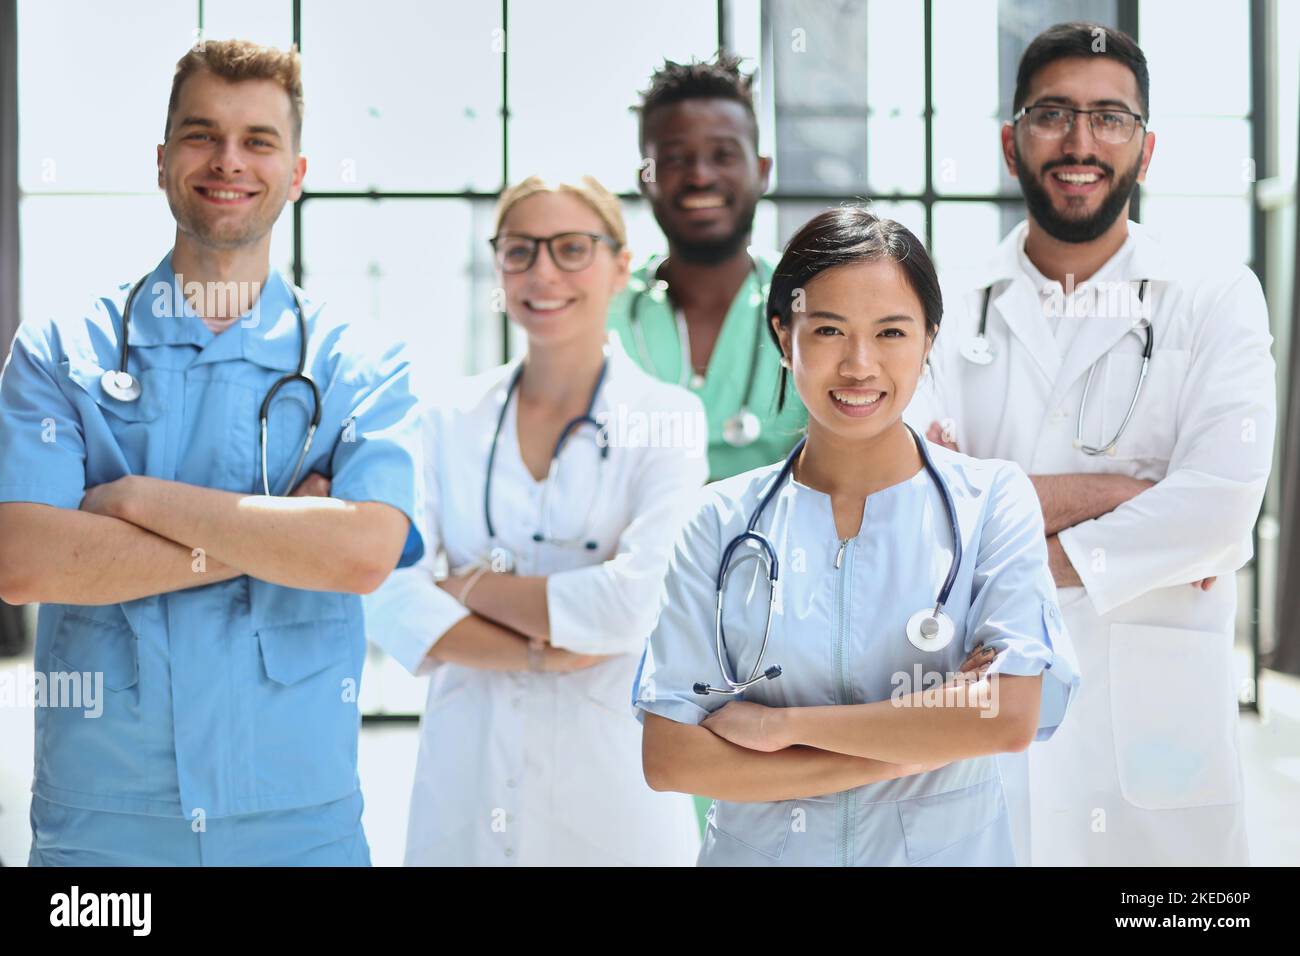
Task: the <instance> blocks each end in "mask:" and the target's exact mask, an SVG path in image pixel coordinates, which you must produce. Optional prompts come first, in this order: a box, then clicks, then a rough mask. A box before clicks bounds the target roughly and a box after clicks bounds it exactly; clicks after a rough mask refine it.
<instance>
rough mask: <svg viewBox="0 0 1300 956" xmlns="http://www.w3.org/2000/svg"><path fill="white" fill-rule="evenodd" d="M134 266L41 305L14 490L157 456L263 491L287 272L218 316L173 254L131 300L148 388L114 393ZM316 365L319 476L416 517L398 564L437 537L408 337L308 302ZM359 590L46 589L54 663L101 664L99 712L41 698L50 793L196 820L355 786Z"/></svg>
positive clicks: (300, 801)
mask: <svg viewBox="0 0 1300 956" xmlns="http://www.w3.org/2000/svg"><path fill="white" fill-rule="evenodd" d="M127 288H128V287H127V286H124V287H122V288H121V289H119V290H118V291H117V292H115V293H113V294H112V295H109V296H105V297H103V298H101V299H99V300H98V301H97V302H96V303H95V306H94V308H93V309H92V310H91V311H90V312H89V314H87V315H85V316H83V317H79V318H77V319H74V320H71V321H66V320H47V321H36V320H33V321H28V322H25V323H24V324H23V325H22V327H21V328H20V329H19V331H18V335H17V337H16V339H15V341H14V344H13V348H12V351H11V353H10V356H9V359H8V361H7V362H6V364H5V368H4V372H3V374H2V376H0V501H26V502H38V503H41V504H46V505H52V506H54V507H58V508H72V509H75V508H77V507H78V504H79V503H80V501H81V499H82V497H83V495H84V493H85V491H86V489H87V488H90V487H92V486H94V485H98V484H102V483H104V482H108V481H112V480H113V479H116V478H120V477H122V476H123V475H127V474H135V475H151V476H154V477H158V478H165V479H170V480H175V481H181V482H186V483H188V484H193V485H201V486H204V487H208V488H219V489H224V490H226V491H235V492H242V493H250V494H251V493H258V494H260V493H261V477H260V474H261V473H260V465H259V452H258V448H259V428H258V409H259V407H260V405H261V402H262V398H263V396H264V395H265V394H266V392H267V390H268V389H269V388H270V387H271V384H272V383H273V382H275V381H276V380H277V379H278V378H280V377H281V376H283V375H286V374H288V373H289V372H291V371H293V370H295V369H296V367H297V361H298V348H299V334H298V324H297V320H296V318H295V315H294V309H293V299H292V294H291V292H290V287H289V285H288V283H286V282H285V280H284V279H283V278H282V277H281V276H280V275H279V273H277V272H275V271H272V272H271V274H270V276H269V277H268V279H267V283H266V286H265V287H264V289H263V290H262V294H261V297H260V299H259V301H258V303H257V305H256V306H255V307H254V309H253V310H252V311H251V312H250V313H249V314H248V315H247V316H245V318H244V319H241V320H240V321H238V322H236V323H234V324H233V325H231V326H230V327H229V328H227V329H226V330H225V331H223V332H222V333H221V334H220V335H213V333H212V332H210V331H209V330H208V329H207V327H206V326H205V325H204V324H203V322H202V321H201V320H200V319H199V318H198V317H197V316H196V315H195V314H194V313H193V312H192V311H190V310H189V309H188V307H187V306H186V305H185V302H184V296H183V295H182V294H180V291H179V290H178V289H177V286H176V283H175V276H174V274H173V271H172V268H171V255H170V253H169V254H168V256H167V257H166V258H164V259H163V261H162V262H161V263H160V264H159V265H158V267H157V268H156V269H155V270H154V272H153V273H152V274H151V275H150V276H149V278H148V280H147V281H146V282H145V284H144V286H143V287H142V288H141V290H140V293H139V295H138V296H137V298H136V302H135V305H134V307H133V310H132V316H131V329H130V346H131V353H130V360H129V365H130V371H131V372H132V374H134V375H136V376H137V377H139V378H140V379H141V381H142V384H143V394H142V396H141V397H140V399H139V400H138V401H136V402H133V403H125V402H120V401H117V400H116V399H113V398H111V397H109V396H108V395H107V394H105V393H104V391H103V389H102V388H101V385H100V377H101V375H102V374H103V372H104V370H105V369H115V368H117V367H118V353H119V343H120V341H121V339H120V336H121V331H122V321H121V309H122V308H123V307H124V304H125V300H126V291H127ZM305 311H306V313H307V327H308V353H307V354H308V361H307V368H308V369H309V370H310V372H311V374H312V375H313V377H314V378H315V380H316V383H317V385H318V386H319V388H320V391H321V403H322V415H321V423H320V428H319V430H318V431H317V433H316V436H315V441H314V443H313V445H312V449H311V453H310V455H309V457H308V460H307V463H306V464H305V465H304V468H303V474H304V475H305V474H307V473H308V472H310V471H317V472H320V473H322V474H324V475H325V476H326V477H329V478H330V479H332V482H333V484H332V491H331V494H332V495H333V496H335V497H337V498H342V499H347V500H352V501H378V502H384V503H386V504H389V505H392V506H393V507H395V508H397V509H399V510H400V511H402V512H403V513H404V514H405V515H406V516H407V517H408V518H410V519H411V531H410V533H409V537H408V539H407V542H406V546H405V548H404V552H403V554H402V558H401V561H400V563H399V566H406V565H409V564H412V563H414V562H415V561H416V560H418V559H419V557H420V556H421V554H422V553H423V550H424V546H423V542H422V540H421V537H420V534H419V532H418V530H416V529H418V528H420V527H422V526H423V522H422V515H421V510H422V507H423V505H422V489H421V481H420V478H421V467H422V463H421V451H420V439H419V430H418V429H419V426H418V416H417V411H416V404H415V400H414V398H413V397H412V395H411V394H410V392H409V390H408V366H407V362H406V360H405V358H404V356H403V350H402V347H401V346H394V347H391V348H388V349H387V350H377V349H374V348H371V347H366V343H365V342H364V341H363V339H373V333H371V332H364V333H363V332H361V331H360V330H358V329H355V328H352V329H349V328H348V327H347V326H346V325H345V324H344V323H342V322H340V321H338V318H339V317H334V319H333V320H331V319H330V318H329V317H327V316H326V315H325V314H323V313H322V311H321V309H320V308H319V307H313V306H312V304H311V303H310V302H305ZM309 406H310V396H309V393H308V391H307V389H306V387H305V386H303V385H302V384H293V385H287V386H285V387H284V388H283V389H282V390H281V391H280V392H279V393H278V395H277V397H276V400H275V402H274V403H273V405H272V408H271V412H270V425H269V455H268V458H269V461H268V464H269V473H270V477H271V487H272V491H273V492H275V493H283V490H284V487H283V486H284V485H285V484H286V483H287V482H288V480H289V475H290V473H291V472H292V470H293V466H294V463H295V462H296V461H297V457H298V454H299V451H300V449H301V445H302V441H303V438H304V435H305V431H306V425H307V420H308V415H309V411H308V410H309ZM364 653H365V636H364V631H363V628H362V616H361V599H360V597H359V596H357V595H351V594H339V593H329V592H321V591H305V590H298V589H295V588H288V587H281V586H278V585H275V584H268V583H267V582H265V581H260V580H254V579H252V578H249V577H239V578H235V579H233V580H230V581H225V582H221V583H216V584H210V585H206V586H203V587H197V588H192V589H189V590H184V591H176V592H173V593H170V594H162V595H158V596H155V597H148V598H142V599H140V600H135V601H127V602H124V603H121V604H111V605H106V606H97V607H86V606H72V605H66V604H45V605H43V606H42V607H41V609H40V617H39V626H38V632H37V638H36V669H37V671H38V672H45V673H50V672H60V671H78V672H101V673H102V674H103V682H104V688H105V690H104V701H103V713H102V716H99V717H88V716H85V714H84V712H83V710H82V709H73V708H53V707H40V708H37V713H36V759H35V779H34V782H33V787H32V790H33V793H34V794H36V795H38V796H40V797H43V798H45V799H46V800H49V801H52V802H54V803H58V804H63V805H66V806H71V807H79V808H83V809H88V810H105V811H122V812H130V813H141V814H154V815H162V816H173V817H174V816H183V817H186V818H192V819H194V820H197V819H199V815H200V812H201V815H202V816H203V817H204V818H220V817H226V816H230V815H234V814H248V813H259V812H265V811H272V810H285V809H289V808H294V807H307V806H319V805H321V804H325V803H328V802H331V801H337V800H339V799H341V798H343V797H346V796H348V795H350V794H353V793H355V792H356V791H357V789H358V779H357V729H358V725H359V714H358V709H357V703H356V701H357V693H358V690H359V682H360V676H361V666H362V659H363V657H364Z"/></svg>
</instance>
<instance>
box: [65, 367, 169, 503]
mask: <svg viewBox="0 0 1300 956" xmlns="http://www.w3.org/2000/svg"><path fill="white" fill-rule="evenodd" d="M104 371H105V369H104V368H102V367H101V366H99V365H96V364H93V363H90V362H86V361H83V360H80V359H69V360H67V361H65V362H64V363H62V364H61V365H60V372H61V373H62V374H61V375H60V379H59V385H60V387H61V388H62V389H63V390H64V392H65V393H66V394H67V395H68V397H69V398H70V399H71V400H72V402H73V404H74V405H75V406H76V407H77V410H78V412H79V413H80V416H81V426H82V432H83V434H84V436H85V446H86V483H87V484H88V485H96V484H102V483H103V482H106V481H113V480H114V479H117V478H121V477H122V476H123V475H127V474H133V475H148V474H152V475H162V474H164V469H163V458H164V452H165V447H166V435H165V433H164V429H162V428H161V422H160V421H159V419H160V417H161V416H162V413H163V410H164V409H165V408H166V407H167V403H168V396H169V393H170V390H171V377H172V375H171V373H170V372H169V371H168V370H166V369H158V368H149V369H144V370H143V371H142V372H140V373H139V375H140V385H141V392H140V397H139V398H138V399H136V400H135V401H134V402H122V401H119V400H117V399H116V398H112V397H111V396H110V395H108V393H107V392H105V391H104V387H103V384H102V382H101V379H102V378H103V376H104Z"/></svg>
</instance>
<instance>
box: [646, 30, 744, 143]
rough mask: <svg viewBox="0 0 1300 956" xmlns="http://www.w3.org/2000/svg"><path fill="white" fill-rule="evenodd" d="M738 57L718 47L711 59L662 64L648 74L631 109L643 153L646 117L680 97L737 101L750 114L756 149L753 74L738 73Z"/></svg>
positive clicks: (680, 100)
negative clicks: (647, 81)
mask: <svg viewBox="0 0 1300 956" xmlns="http://www.w3.org/2000/svg"><path fill="white" fill-rule="evenodd" d="M740 64H741V59H740V57H738V56H732V55H731V54H729V53H726V52H725V51H722V50H719V51H718V53H717V55H716V56H714V58H713V59H712V60H708V61H705V62H700V61H699V60H692V61H691V62H690V63H674V62H673V61H672V60H664V65H663V66H661V67H660V68H659V69H657V70H655V72H654V74H653V75H652V76H651V77H650V86H649V87H648V88H647V89H645V90H642V91H641V102H640V104H638V105H637V106H633V107H632V109H633V110H634V111H635V112H636V113H637V114H638V116H639V122H638V126H637V143H638V144H639V145H640V147H641V151H642V152H645V125H646V117H647V116H649V115H650V114H651V113H653V112H654V111H655V110H657V109H659V108H660V107H663V106H671V105H672V104H673V103H680V102H682V101H683V100H695V99H720V100H732V101H734V102H736V103H739V104H740V105H741V106H743V107H744V108H745V112H746V113H748V114H749V119H750V124H751V126H752V127H753V140H754V148H755V149H758V116H757V114H755V112H754V94H753V85H754V76H753V74H752V73H742V72H740Z"/></svg>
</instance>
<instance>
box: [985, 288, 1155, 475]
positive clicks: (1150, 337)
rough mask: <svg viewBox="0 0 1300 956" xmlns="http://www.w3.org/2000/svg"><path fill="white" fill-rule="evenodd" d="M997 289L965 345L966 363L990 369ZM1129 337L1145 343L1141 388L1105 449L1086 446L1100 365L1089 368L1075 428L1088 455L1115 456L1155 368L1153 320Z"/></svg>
mask: <svg viewBox="0 0 1300 956" xmlns="http://www.w3.org/2000/svg"><path fill="white" fill-rule="evenodd" d="M1149 281H1150V280H1148V279H1143V280H1142V284H1141V285H1140V286H1138V302H1139V303H1145V302H1146V295H1147V285H1148V283H1149ZM992 295H993V287H992V286H989V287H988V288H987V289H985V290H984V309H983V311H982V312H981V313H980V324H979V330H978V331H977V332H976V333H975V337H974V338H972V339H969V340H967V341H966V342H963V343H962V346H961V350H960V351H961V355H962V358H964V359H966V361H968V362H971V363H973V364H975V365H988V364H989V363H990V362H992V361H993V359H994V352H993V346H992V345H990V344H989V340H988V337H987V335H986V334H985V333H986V331H987V329H988V321H989V299H991V298H992ZM1128 334H1132V335H1136V336H1138V337H1139V338H1141V339H1142V340H1143V345H1142V368H1141V369H1140V370H1139V372H1138V380H1137V384H1136V385H1135V386H1133V397H1132V399H1130V401H1129V403H1128V411H1127V412H1125V413H1124V420H1123V421H1122V422H1120V424H1119V428H1118V430H1116V432H1115V437H1113V438H1112V439H1111V440H1110V441H1108V442H1107V443H1106V444H1104V445H1085V444H1084V442H1083V418H1084V412H1085V411H1087V408H1088V392H1089V391H1091V389H1092V379H1093V376H1094V375H1096V374H1097V363H1096V362H1093V363H1092V364H1091V365H1090V366H1088V377H1087V378H1086V379H1085V380H1084V383H1083V396H1082V397H1081V398H1080V399H1079V417H1078V420H1077V421H1076V422H1075V425H1074V447H1075V448H1077V449H1079V450H1080V451H1081V452H1083V453H1084V454H1085V455H1094V456H1096V455H1113V454H1115V446H1116V445H1117V444H1118V443H1119V440H1120V438H1122V437H1123V436H1124V429H1126V428H1128V423H1129V421H1130V420H1131V419H1132V418H1133V410H1134V409H1135V408H1137V403H1138V396H1139V395H1141V394H1142V383H1143V382H1145V381H1146V377H1147V369H1149V368H1150V367H1151V353H1152V350H1153V347H1154V345H1155V335H1154V333H1153V332H1152V330H1151V320H1150V319H1148V318H1147V317H1146V316H1145V315H1143V316H1142V317H1141V318H1139V319H1138V320H1137V321H1136V322H1134V323H1133V325H1132V326H1131V327H1130V328H1129V330H1128Z"/></svg>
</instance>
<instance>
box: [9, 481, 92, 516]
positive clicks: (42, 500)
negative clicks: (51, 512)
mask: <svg viewBox="0 0 1300 956" xmlns="http://www.w3.org/2000/svg"><path fill="white" fill-rule="evenodd" d="M85 496H86V489H85V487H84V486H83V487H77V488H71V487H68V488H62V489H60V488H52V487H50V486H49V485H0V504H7V503H11V502H26V503H28V504H34V505H49V506H51V507H53V508H68V509H70V510H72V511H76V510H77V509H78V508H79V507H81V499H82V498H84V497H85Z"/></svg>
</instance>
